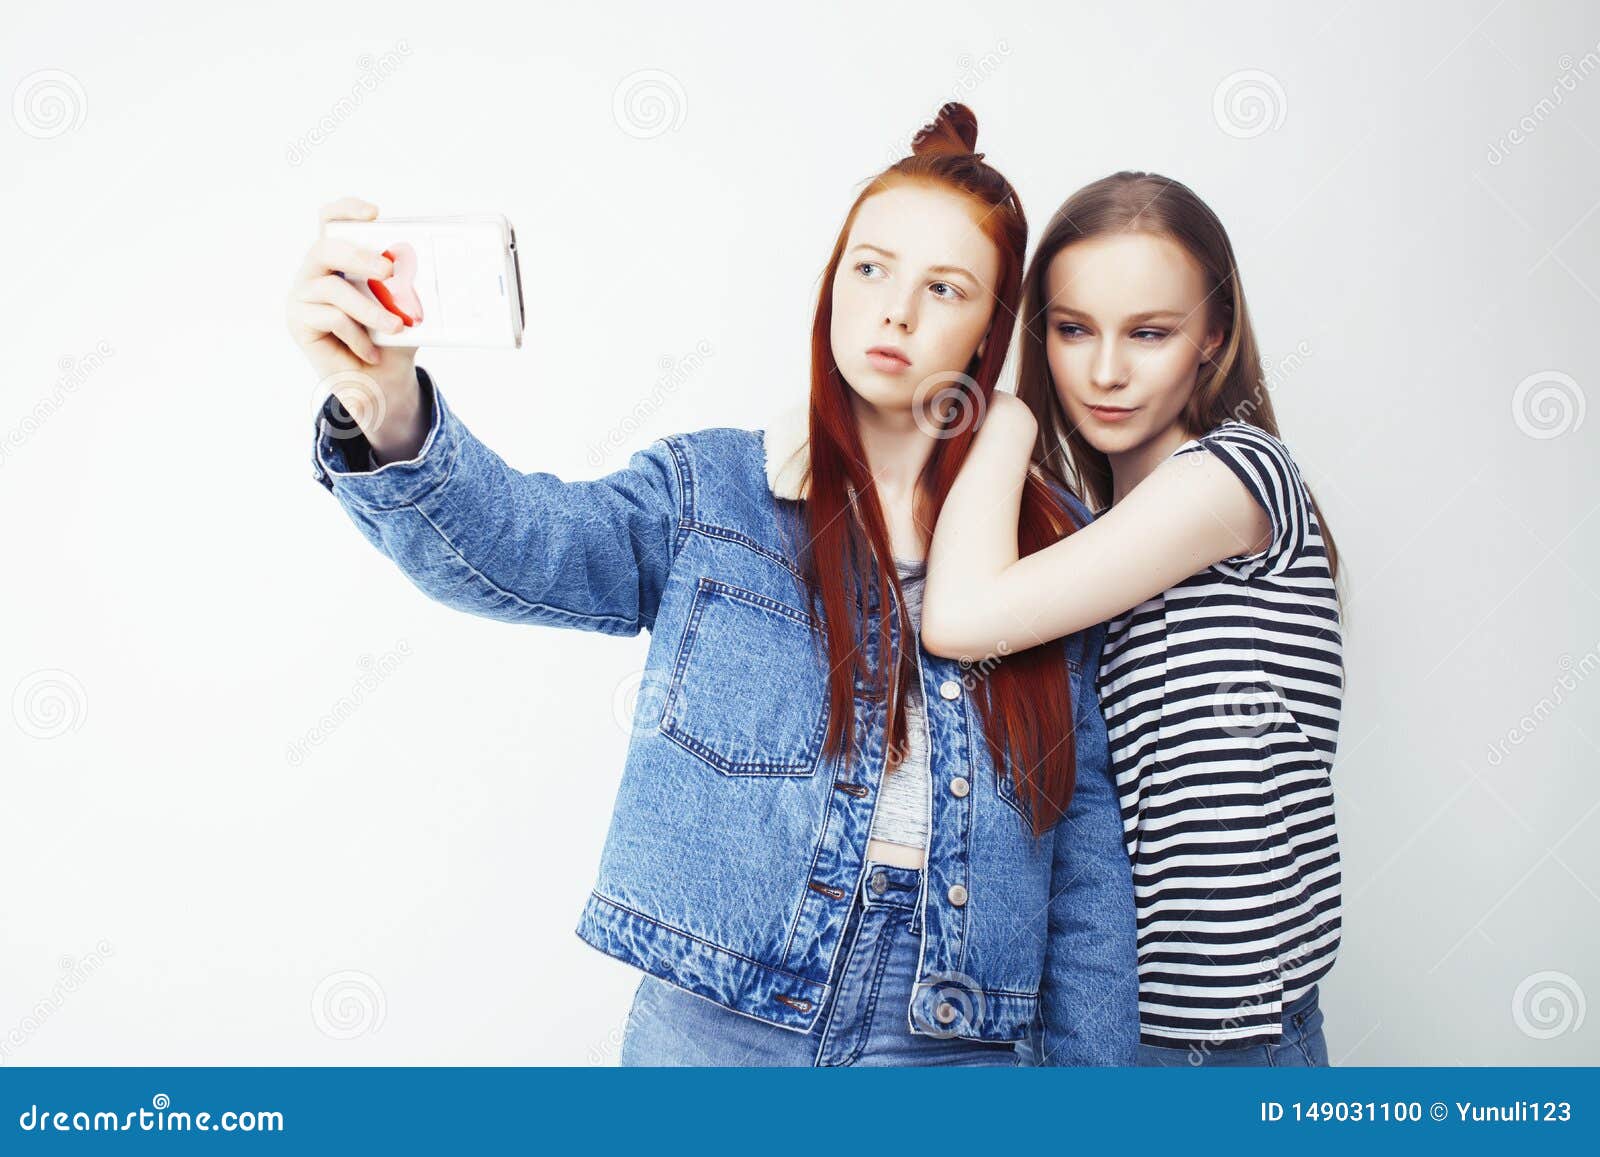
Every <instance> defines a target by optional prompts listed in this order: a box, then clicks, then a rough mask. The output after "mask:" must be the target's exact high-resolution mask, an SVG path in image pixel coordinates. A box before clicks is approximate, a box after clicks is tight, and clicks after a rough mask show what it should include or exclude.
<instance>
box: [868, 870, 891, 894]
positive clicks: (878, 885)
mask: <svg viewBox="0 0 1600 1157" xmlns="http://www.w3.org/2000/svg"><path fill="white" fill-rule="evenodd" d="M888 889H889V877H888V875H887V874H885V873H883V872H874V873H872V890H873V891H874V892H876V893H878V895H880V896H881V895H883V894H884V892H886V891H888Z"/></svg>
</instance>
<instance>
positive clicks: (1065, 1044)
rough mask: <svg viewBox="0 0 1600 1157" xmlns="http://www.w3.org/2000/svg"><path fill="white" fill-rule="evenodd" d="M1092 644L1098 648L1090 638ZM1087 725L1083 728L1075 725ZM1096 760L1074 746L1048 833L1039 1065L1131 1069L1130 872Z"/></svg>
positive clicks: (1109, 787) (1100, 746)
mask: <svg viewBox="0 0 1600 1157" xmlns="http://www.w3.org/2000/svg"><path fill="white" fill-rule="evenodd" d="M1091 634H1092V635H1095V636H1098V635H1099V632H1098V631H1096V632H1091ZM1093 641H1094V642H1096V643H1098V637H1097V638H1096V639H1095V640H1093ZM1097 667H1098V663H1096V664H1094V667H1093V668H1091V667H1090V666H1088V665H1085V672H1084V678H1085V679H1086V680H1087V681H1088V682H1089V683H1090V685H1091V687H1092V683H1093V679H1092V673H1091V672H1092V670H1093V669H1094V668H1097ZM1075 698H1077V697H1075ZM1090 700H1091V702H1092V701H1093V696H1090ZM1078 701H1079V702H1082V699H1081V698H1079V700H1078ZM1094 709H1095V710H1096V711H1098V705H1096V706H1095V708H1094ZM1096 722H1098V721H1096ZM1092 725H1093V724H1091V723H1089V722H1088V721H1085V723H1083V724H1080V727H1084V726H1092ZM1100 725H1101V726H1103V723H1102V724H1100ZM1105 752H1106V748H1105V745H1104V743H1103V742H1089V743H1083V742H1080V743H1079V744H1078V756H1079V760H1078V778H1077V785H1076V787H1075V788H1074V790H1073V793H1072V802H1071V803H1070V804H1069V805H1068V806H1067V813H1066V815H1065V816H1063V817H1062V819H1061V821H1060V822H1059V823H1058V824H1056V826H1055V829H1054V832H1053V835H1054V837H1055V859H1054V867H1053V870H1052V873H1051V876H1052V879H1051V884H1050V895H1051V900H1050V910H1049V921H1048V936H1049V941H1048V944H1047V947H1046V949H1045V975H1044V978H1043V981H1042V983H1041V985H1040V990H1041V993H1040V995H1041V1005H1042V1020H1043V1022H1044V1023H1043V1037H1042V1040H1041V1041H1040V1046H1041V1052H1042V1055H1040V1056H1039V1057H1038V1058H1037V1063H1038V1064H1041V1065H1135V1064H1137V1063H1138V1048H1139V955H1138V933H1137V928H1136V921H1135V915H1134V905H1133V869H1132V866H1131V865H1130V863H1129V861H1128V853H1127V849H1126V846H1125V844H1124V841H1123V833H1122V811H1121V807H1120V805H1119V803H1118V800H1117V792H1116V785H1115V784H1114V782H1113V781H1112V777H1111V770H1110V767H1109V760H1108V759H1106V758H1104V755H1105Z"/></svg>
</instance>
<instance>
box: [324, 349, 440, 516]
mask: <svg viewBox="0 0 1600 1157" xmlns="http://www.w3.org/2000/svg"><path fill="white" fill-rule="evenodd" d="M417 388H418V390H419V391H420V392H421V396H422V405H423V407H424V408H425V409H426V410H427V412H428V413H429V415H430V421H429V426H428V434H427V437H426V438H424V439H423V442H422V447H421V449H419V450H418V451H417V453H416V456H415V457H412V458H406V459H403V460H401V461H397V462H386V463H384V464H383V465H382V466H378V467H376V468H374V467H373V464H372V451H371V447H370V445H369V444H368V442H367V439H366V436H365V435H364V434H362V432H361V429H360V427H358V426H357V425H356V424H355V422H354V420H353V419H352V418H351V417H350V415H349V413H348V412H347V411H346V410H345V408H344V407H343V406H342V405H340V404H339V399H338V397H337V396H335V395H333V394H329V395H328V397H327V399H326V400H325V401H324V402H323V403H322V409H321V411H320V412H319V413H318V414H317V418H316V423H315V433H314V437H313V445H312V452H311V459H312V472H313V476H314V477H315V478H316V480H317V481H318V482H319V483H321V484H322V485H323V486H324V487H325V488H326V489H327V490H329V491H330V492H331V493H333V494H334V495H336V496H337V497H338V498H340V499H341V500H342V501H348V502H350V503H352V504H354V505H356V506H359V507H362V508H365V509H369V510H385V509H394V508H398V507H401V506H409V505H411V504H412V503H414V502H416V500H417V499H419V498H421V497H422V496H423V495H424V494H427V493H428V492H429V491H430V490H432V489H433V488H434V487H436V486H438V485H439V484H440V483H441V482H443V481H444V480H445V479H446V478H448V477H449V476H450V467H451V464H452V463H453V462H454V461H455V456H456V446H457V443H458V440H459V434H458V431H457V429H456V427H455V418H454V415H452V414H451V412H450V408H449V406H447V405H446V404H445V400H444V397H443V395H441V394H440V393H439V389H438V387H437V386H436V385H435V384H434V381H433V379H432V378H431V377H429V375H428V371H427V370H425V369H423V368H422V367H421V366H418V367H417Z"/></svg>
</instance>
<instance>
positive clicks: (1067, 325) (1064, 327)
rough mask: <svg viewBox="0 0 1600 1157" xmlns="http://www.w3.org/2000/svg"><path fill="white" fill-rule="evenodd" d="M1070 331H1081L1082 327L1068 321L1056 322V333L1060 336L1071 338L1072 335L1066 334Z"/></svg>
mask: <svg viewBox="0 0 1600 1157" xmlns="http://www.w3.org/2000/svg"><path fill="white" fill-rule="evenodd" d="M1071 329H1076V330H1082V329H1083V327H1082V326H1081V325H1076V324H1074V323H1073V322H1070V321H1063V322H1058V323H1057V324H1056V332H1057V333H1058V334H1060V335H1061V336H1062V337H1072V336H1074V335H1073V334H1070V333H1068V332H1067V331H1068V330H1071Z"/></svg>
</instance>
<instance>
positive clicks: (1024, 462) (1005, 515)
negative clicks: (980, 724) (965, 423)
mask: <svg viewBox="0 0 1600 1157" xmlns="http://www.w3.org/2000/svg"><path fill="white" fill-rule="evenodd" d="M998 418H1000V416H999V415H993V414H992V415H991V416H990V420H989V421H987V422H986V423H985V424H984V427H983V430H982V431H981V432H980V433H979V435H978V437H977V438H976V439H975V440H974V442H973V445H972V449H971V450H970V451H969V453H968V455H967V460H966V461H965V462H964V463H963V464H962V467H961V472H960V474H958V475H957V477H956V480H955V483H954V485H952V486H951V488H950V493H949V494H948V495H947V496H946V498H945V501H944V506H943V507H942V508H941V510H940V512H939V521H938V525H937V526H936V527H935V530H934V536H933V542H932V544H931V545H930V546H929V549H928V578H927V586H926V589H925V591H924V603H923V631H924V634H925V636H929V637H931V638H933V639H934V640H935V641H938V640H939V639H940V638H941V637H944V638H950V637H952V636H953V637H954V638H953V639H952V641H954V642H958V643H960V644H963V645H968V646H970V645H971V644H972V643H974V642H976V643H977V644H978V645H977V646H976V647H973V648H972V650H973V652H974V654H973V657H977V656H979V655H982V654H985V653H988V652H990V651H992V650H994V648H995V646H996V645H997V644H998V643H999V642H1000V640H999V638H998V636H997V637H995V638H993V639H991V638H988V637H987V636H986V635H984V636H982V637H977V638H975V637H974V632H973V630H972V626H973V623H972V617H973V616H972V612H973V611H974V610H976V609H977V608H979V607H981V606H984V605H985V604H986V603H988V602H990V601H991V600H993V599H994V598H995V597H996V594H997V591H998V588H999V586H1000V580H1001V578H1002V576H1003V575H1004V574H1005V573H1006V571H1007V570H1008V569H1009V568H1010V567H1012V566H1014V565H1015V564H1016V562H1017V524H1018V520H1019V519H1020V517H1021V512H1022V495H1023V489H1024V486H1025V484H1026V482H1027V476H1028V462H1029V456H1030V453H1031V451H1032V447H1033V437H1032V434H1031V433H1030V431H1029V429H1028V425H1027V424H1023V423H1015V422H1009V421H1005V420H1004V419H1001V420H996V419H998ZM985 617H986V616H985ZM929 645H930V647H931V646H932V644H931V643H930V644H929Z"/></svg>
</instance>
